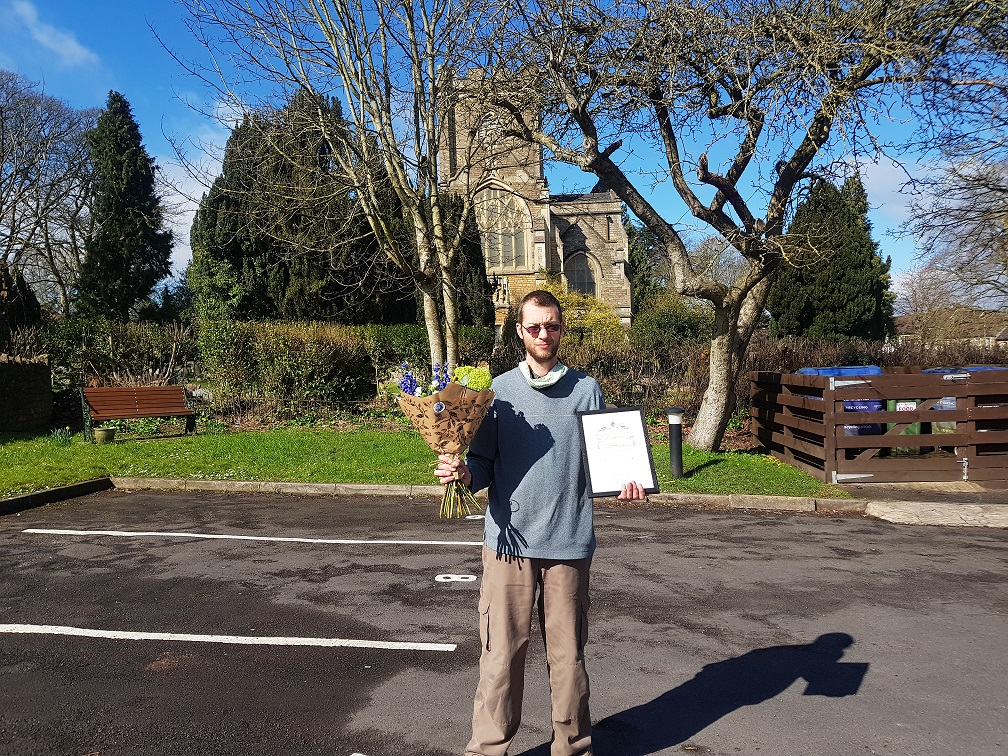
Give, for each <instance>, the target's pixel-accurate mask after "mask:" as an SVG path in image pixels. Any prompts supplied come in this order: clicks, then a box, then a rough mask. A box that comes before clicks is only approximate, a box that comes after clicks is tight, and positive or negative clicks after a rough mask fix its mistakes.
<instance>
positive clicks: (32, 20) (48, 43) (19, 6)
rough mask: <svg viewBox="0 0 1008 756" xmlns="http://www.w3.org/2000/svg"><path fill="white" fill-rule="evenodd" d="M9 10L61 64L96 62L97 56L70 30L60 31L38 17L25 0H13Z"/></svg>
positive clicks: (74, 64)
mask: <svg viewBox="0 0 1008 756" xmlns="http://www.w3.org/2000/svg"><path fill="white" fill-rule="evenodd" d="M11 10H12V11H13V12H14V16H15V18H17V19H18V20H19V21H20V22H21V23H22V24H23V25H24V27H25V29H26V30H27V31H28V34H29V36H31V38H32V39H33V40H35V41H36V42H37V43H38V44H39V45H41V46H42V47H44V48H45V49H46V50H47V51H48V52H50V53H52V54H54V55H55V56H56V60H57V61H58V62H59V63H60V64H61V65H63V66H66V67H74V66H86V65H92V64H95V63H97V62H98V56H97V55H96V54H95V53H93V52H92V51H91V50H89V49H87V48H86V47H84V45H82V44H80V43H79V42H78V41H77V40H76V38H75V37H74V35H73V34H72V33H70V32H65V31H61V30H60V29H57V28H56V27H55V26H53V25H52V24H47V23H45V22H44V21H41V20H40V19H39V15H38V10H36V8H35V6H34V5H33V4H32V3H30V2H27V0H15V2H13V3H11Z"/></svg>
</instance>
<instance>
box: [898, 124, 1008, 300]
mask: <svg viewBox="0 0 1008 756" xmlns="http://www.w3.org/2000/svg"><path fill="white" fill-rule="evenodd" d="M1004 138H1005V140H1006V142H1008V129H1006V130H1005V133H1004ZM927 194H928V196H930V197H931V198H932V199H931V201H930V202H924V203H921V202H917V203H915V204H914V210H915V211H916V212H915V213H914V218H913V219H912V221H911V223H910V230H911V231H913V233H914V234H915V235H916V236H917V238H918V245H919V247H920V248H921V249H922V250H923V252H922V254H921V258H922V260H923V261H924V262H925V263H926V265H927V267H928V268H929V269H933V270H934V271H935V273H936V275H937V276H938V277H940V278H941V279H943V280H944V281H946V282H947V283H946V284H945V285H946V286H950V287H952V289H953V291H952V294H953V295H954V296H955V298H956V299H958V300H960V301H964V302H971V303H973V304H975V305H979V306H982V307H985V308H987V309H992V310H997V309H1000V310H1006V309H1008V162H1005V161H1002V162H988V161H987V160H986V159H985V157H984V156H974V157H973V158H971V159H968V160H965V161H961V162H956V163H952V164H948V165H947V167H946V169H945V170H944V171H943V172H942V173H941V175H940V177H939V178H938V179H937V181H935V182H933V183H932V184H931V185H930V186H929V187H928V189H927Z"/></svg>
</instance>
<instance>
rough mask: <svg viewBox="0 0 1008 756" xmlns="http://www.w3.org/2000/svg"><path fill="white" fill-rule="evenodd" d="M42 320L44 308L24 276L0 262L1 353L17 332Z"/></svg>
mask: <svg viewBox="0 0 1008 756" xmlns="http://www.w3.org/2000/svg"><path fill="white" fill-rule="evenodd" d="M41 320H42V307H41V305H40V304H39V301H38V299H36V297H35V292H33V291H32V290H31V287H30V286H28V284H27V283H26V282H25V280H24V276H22V275H21V273H20V272H19V271H17V270H14V271H13V272H12V271H11V269H10V268H9V267H8V266H7V264H6V263H4V262H3V261H0V351H4V350H5V349H6V348H7V346H8V344H9V342H10V338H11V336H12V335H13V334H14V332H15V331H18V330H20V329H22V328H24V327H25V326H32V325H36V324H37V323H39V322H40V321H41Z"/></svg>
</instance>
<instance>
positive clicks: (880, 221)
mask: <svg viewBox="0 0 1008 756" xmlns="http://www.w3.org/2000/svg"><path fill="white" fill-rule="evenodd" d="M183 14H184V11H183V9H182V8H181V7H180V6H179V5H178V4H176V3H175V2H173V1H172V0H146V2H137V1H136V0H134V1H133V2H123V1H121V0H0V69H6V70H9V71H15V72H17V73H19V74H21V75H23V76H24V77H25V78H27V79H29V80H31V81H34V82H38V83H40V84H42V85H43V87H44V91H45V92H46V94H48V95H51V96H54V97H57V98H59V99H61V100H64V101H65V102H67V103H69V104H70V105H72V106H73V107H76V108H88V107H104V105H105V102H106V99H107V97H108V93H109V91H110V90H115V91H117V92H119V93H120V94H122V95H123V96H124V97H126V99H127V100H128V101H129V102H130V105H131V106H132V108H133V115H134V117H135V118H136V121H137V123H138V124H139V126H140V133H141V135H142V137H143V140H144V145H145V147H146V148H147V152H148V154H150V155H151V157H153V158H154V159H155V160H156V161H157V164H158V165H159V166H160V168H161V170H162V171H163V172H164V173H165V175H166V176H167V177H168V178H169V180H170V181H171V182H172V183H174V184H176V185H178V186H181V187H183V188H184V191H185V193H186V194H188V195H190V196H195V197H199V196H200V195H201V194H202V192H203V187H202V186H201V185H200V184H199V183H198V182H197V181H196V180H194V179H192V178H190V177H189V176H188V175H187V172H186V171H185V170H184V169H183V168H182V167H181V166H180V165H179V163H178V160H177V158H176V155H175V151H174V149H173V147H172V143H173V142H175V143H179V142H184V143H188V144H190V145H192V144H199V143H211V144H216V145H217V146H218V147H223V145H224V143H225V142H226V141H227V137H228V135H229V131H228V130H227V129H226V128H225V127H223V126H222V125H221V124H220V123H218V122H217V121H215V120H213V119H210V118H208V117H206V116H204V115H202V114H200V113H199V112H198V111H197V109H195V108H193V107H192V106H191V105H190V104H189V103H203V102H205V101H206V100H207V98H208V97H209V96H210V93H209V92H208V91H207V89H206V88H205V86H204V85H202V84H201V83H200V82H198V81H196V80H194V79H193V77H191V76H190V75H189V74H188V73H186V71H185V70H184V69H183V68H182V67H181V66H180V65H179V64H178V63H177V62H176V61H175V60H174V59H173V58H172V56H171V54H170V53H169V52H168V51H167V50H166V49H165V46H167V47H168V48H170V49H172V50H173V51H175V52H177V53H178V54H180V55H181V57H183V58H190V59H191V58H197V59H203V58H204V57H205V51H203V50H202V48H201V47H200V46H199V45H198V43H196V41H195V40H194V39H193V38H192V36H191V34H190V32H189V30H188V29H187V28H186V26H185V23H184V15H183ZM155 33H156V34H155ZM158 38H160V39H161V41H158ZM162 42H163V44H162ZM212 109H213V108H212V103H211V107H210V110H211V111H212ZM861 177H862V181H863V182H864V184H865V188H866V190H867V192H868V200H869V202H870V203H871V206H872V210H871V211H870V213H869V218H870V220H871V222H872V227H873V233H874V238H875V240H876V241H877V242H878V243H879V249H880V252H881V254H882V256H883V257H887V256H891V257H892V273H893V275H894V279H895V282H896V285H897V287H898V285H899V281H900V279H901V277H902V275H903V274H905V273H906V272H907V271H908V270H909V269H910V268H911V267H912V266H913V265H914V258H915V255H916V254H917V250H916V248H915V245H914V242H913V240H912V239H909V238H905V237H904V238H899V236H898V231H899V226H900V224H901V223H902V222H903V221H904V220H905V219H906V218H907V215H908V208H909V202H910V197H909V195H907V194H905V193H901V191H900V188H901V187H902V185H903V184H904V182H905V181H906V175H905V173H904V171H903V169H902V168H900V167H898V166H896V165H894V164H892V163H891V162H889V161H884V162H882V163H880V164H866V165H862V166H861ZM550 178H551V179H552V180H551V187H553V190H554V191H571V190H573V189H575V188H581V189H587V188H590V187H591V186H592V184H594V180H593V179H592V178H590V177H584V180H583V182H581V181H579V180H578V178H577V177H574V178H573V179H572V178H571V175H570V174H569V173H565V174H564V175H563V176H562V177H559V176H557V177H553V176H551V177H550ZM572 181H573V183H575V184H580V186H577V187H575V186H572V185H571V182H572ZM665 191H671V189H667V188H666V190H665ZM178 202H180V203H182V205H183V211H182V212H180V213H179V214H178V217H177V218H176V219H175V220H174V221H173V229H174V231H175V250H174V253H173V257H172V262H173V267H174V269H175V271H176V272H180V271H182V270H184V269H185V266H186V264H187V263H188V261H189V259H190V257H191V251H190V249H189V227H190V226H191V224H192V218H193V215H194V213H195V211H196V208H195V205H194V204H193V203H191V202H190V203H187V202H185V200H183V199H182V198H178ZM656 206H657V207H659V209H661V204H660V203H659V202H656ZM673 216H674V214H667V215H666V219H667V220H669V221H671V222H673V223H674V222H675V221H676V220H677V218H676V217H673Z"/></svg>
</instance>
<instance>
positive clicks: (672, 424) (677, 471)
mask: <svg viewBox="0 0 1008 756" xmlns="http://www.w3.org/2000/svg"><path fill="white" fill-rule="evenodd" d="M684 412H686V410H684V409H683V408H682V407H669V408H668V409H667V410H665V414H666V415H668V446H669V467H670V468H671V470H672V477H673V478H681V477H682V418H683V413H684Z"/></svg>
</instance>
